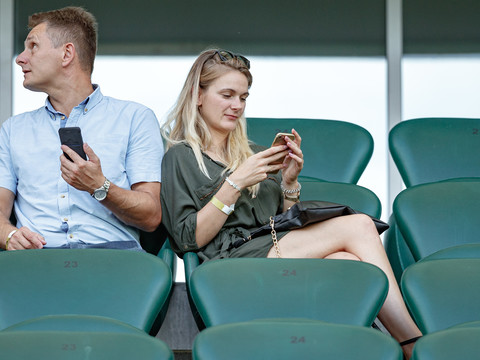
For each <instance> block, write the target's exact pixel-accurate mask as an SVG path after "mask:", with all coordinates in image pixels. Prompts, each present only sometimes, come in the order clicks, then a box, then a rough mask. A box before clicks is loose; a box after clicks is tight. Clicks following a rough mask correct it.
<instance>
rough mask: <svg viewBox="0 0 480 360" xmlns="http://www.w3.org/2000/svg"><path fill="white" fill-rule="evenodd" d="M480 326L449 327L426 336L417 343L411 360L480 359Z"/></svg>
mask: <svg viewBox="0 0 480 360" xmlns="http://www.w3.org/2000/svg"><path fill="white" fill-rule="evenodd" d="M479 338H480V328H473V329H472V328H457V327H454V328H452V329H447V330H444V331H439V332H436V333H435V334H429V335H428V336H424V337H423V338H421V339H420V340H419V341H417V343H416V344H415V348H414V349H413V354H412V357H411V358H410V359H411V360H451V359H478V354H480V341H478V339H479Z"/></svg>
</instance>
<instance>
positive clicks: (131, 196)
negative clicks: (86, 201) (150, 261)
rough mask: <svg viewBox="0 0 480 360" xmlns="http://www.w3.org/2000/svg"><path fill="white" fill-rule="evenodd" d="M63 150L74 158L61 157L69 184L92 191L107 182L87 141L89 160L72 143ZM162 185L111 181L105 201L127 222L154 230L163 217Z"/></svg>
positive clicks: (63, 170) (62, 166)
mask: <svg viewBox="0 0 480 360" xmlns="http://www.w3.org/2000/svg"><path fill="white" fill-rule="evenodd" d="M62 150H63V151H64V152H65V153H66V154H67V155H68V156H69V157H70V158H71V159H72V160H73V162H72V161H69V160H67V158H66V157H65V155H63V154H62V155H61V156H60V163H61V168H60V169H61V172H62V177H63V179H64V180H65V181H66V182H67V183H68V184H69V185H71V186H73V187H74V188H76V189H78V190H82V191H87V192H88V193H89V194H93V192H94V190H95V189H98V188H100V187H101V186H102V185H103V183H104V181H105V176H104V175H103V172H102V167H101V163H100V159H99V158H98V157H97V155H96V154H95V153H94V152H93V150H92V149H91V148H90V146H88V144H86V143H85V144H84V150H85V153H86V154H87V156H88V159H89V160H88V161H85V160H83V159H82V158H81V157H80V156H79V155H78V154H77V153H76V152H75V151H73V150H72V149H70V148H69V147H68V146H65V145H63V146H62ZM160 188H161V184H160V183H159V182H140V183H136V184H133V185H132V187H131V189H130V190H127V189H123V188H120V187H118V186H116V185H115V184H113V183H111V184H110V188H109V191H108V195H107V197H106V198H105V200H102V201H101V204H102V205H104V206H105V207H106V208H108V209H109V210H110V211H112V212H113V213H114V214H115V216H117V217H118V218H119V219H120V220H122V221H123V222H124V223H126V224H128V225H132V226H134V227H137V228H139V229H142V230H144V231H154V230H155V229H156V228H157V227H158V225H159V224H160V222H161V220H162V209H161V205H160Z"/></svg>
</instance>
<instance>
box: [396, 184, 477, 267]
mask: <svg viewBox="0 0 480 360" xmlns="http://www.w3.org/2000/svg"><path fill="white" fill-rule="evenodd" d="M479 203H480V179H476V181H444V182H437V183H430V184H423V185H418V186H414V187H410V188H407V189H405V190H404V191H402V192H401V193H400V194H399V195H398V196H397V197H396V199H395V201H394V203H393V213H394V216H395V218H396V221H397V227H398V229H399V231H400V232H401V233H402V235H403V237H404V239H405V241H406V243H407V245H408V247H409V248H410V250H411V252H412V254H413V258H414V260H415V261H418V260H420V259H422V258H424V257H426V256H428V255H431V254H433V253H434V252H437V251H439V250H442V249H446V248H449V247H452V246H457V245H463V244H472V243H477V244H480V237H479V236H478V234H479V232H480V222H479V221H478V219H480V206H479V205H478V204H479Z"/></svg>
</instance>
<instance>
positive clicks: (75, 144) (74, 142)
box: [58, 126, 87, 161]
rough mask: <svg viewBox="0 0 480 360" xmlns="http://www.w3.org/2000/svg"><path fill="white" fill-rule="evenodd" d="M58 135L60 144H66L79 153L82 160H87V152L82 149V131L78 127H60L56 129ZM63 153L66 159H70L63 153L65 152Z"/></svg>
mask: <svg viewBox="0 0 480 360" xmlns="http://www.w3.org/2000/svg"><path fill="white" fill-rule="evenodd" d="M58 135H59V136H60V142H61V143H62V145H67V146H68V147H69V148H70V149H72V150H73V151H75V152H76V153H77V154H78V155H80V156H81V158H82V159H83V160H87V154H85V151H83V139H82V131H81V130H80V128H79V127H76V126H75V127H64V128H60V129H58ZM63 154H64V155H65V157H66V158H67V159H68V160H70V161H72V159H70V156H68V155H67V154H65V152H64V153H63Z"/></svg>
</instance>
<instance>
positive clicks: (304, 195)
mask: <svg viewBox="0 0 480 360" xmlns="http://www.w3.org/2000/svg"><path fill="white" fill-rule="evenodd" d="M300 182H301V184H302V190H301V192H300V198H301V200H321V201H328V202H333V203H337V204H343V205H348V206H350V207H351V208H352V209H355V210H357V211H360V212H363V213H365V214H368V215H370V216H373V217H376V218H380V216H381V215H382V204H381V202H380V200H379V199H378V197H377V195H375V193H374V192H373V191H371V190H369V189H367V188H365V187H363V186H360V185H356V184H348V183H336V182H328V181H321V180H318V179H315V178H308V177H304V178H302V179H301V180H300Z"/></svg>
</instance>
